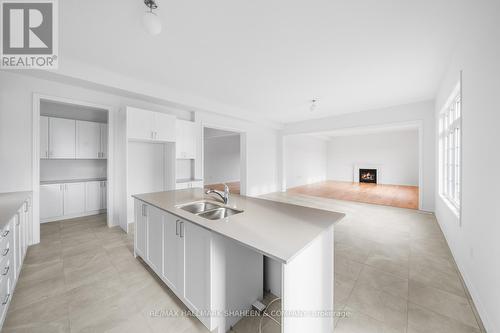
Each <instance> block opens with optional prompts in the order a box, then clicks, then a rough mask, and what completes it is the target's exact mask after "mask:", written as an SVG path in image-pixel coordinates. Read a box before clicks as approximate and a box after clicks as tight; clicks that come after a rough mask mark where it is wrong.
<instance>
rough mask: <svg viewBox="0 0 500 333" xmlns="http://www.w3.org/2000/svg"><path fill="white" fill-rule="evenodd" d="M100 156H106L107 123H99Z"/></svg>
mask: <svg viewBox="0 0 500 333" xmlns="http://www.w3.org/2000/svg"><path fill="white" fill-rule="evenodd" d="M100 129H101V158H108V124H100Z"/></svg>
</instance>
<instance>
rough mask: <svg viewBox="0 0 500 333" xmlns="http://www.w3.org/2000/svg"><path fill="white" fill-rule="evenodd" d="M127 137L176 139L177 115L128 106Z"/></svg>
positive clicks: (142, 139) (151, 139) (166, 140)
mask: <svg viewBox="0 0 500 333" xmlns="http://www.w3.org/2000/svg"><path fill="white" fill-rule="evenodd" d="M127 132H128V134H127V137H128V138H129V139H135V140H141V141H159V142H174V141H175V117H174V116H171V115H168V114H164V113H159V112H153V111H148V110H142V109H137V108H132V107H128V108H127Z"/></svg>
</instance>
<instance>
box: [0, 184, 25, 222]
mask: <svg viewBox="0 0 500 333" xmlns="http://www.w3.org/2000/svg"><path fill="white" fill-rule="evenodd" d="M30 196H31V192H30V191H22V192H8V193H0V229H3V227H4V226H5V225H6V224H7V223H9V221H10V219H11V218H12V217H14V215H16V212H17V211H18V209H19V208H21V206H22V205H23V203H24V201H26V199H28V198H29V197H30Z"/></svg>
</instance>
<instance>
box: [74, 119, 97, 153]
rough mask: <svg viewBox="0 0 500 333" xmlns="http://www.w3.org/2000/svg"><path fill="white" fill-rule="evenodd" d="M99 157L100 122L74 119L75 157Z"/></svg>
mask: <svg viewBox="0 0 500 333" xmlns="http://www.w3.org/2000/svg"><path fill="white" fill-rule="evenodd" d="M100 157H101V124H99V123H96V122H93V121H82V120H77V121H76V158H87V159H93V158H100Z"/></svg>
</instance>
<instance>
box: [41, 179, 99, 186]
mask: <svg viewBox="0 0 500 333" xmlns="http://www.w3.org/2000/svg"><path fill="white" fill-rule="evenodd" d="M106 180H107V179H106V178H85V179H63V180H42V181H40V185H50V184H67V183H85V182H102V181H106Z"/></svg>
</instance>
